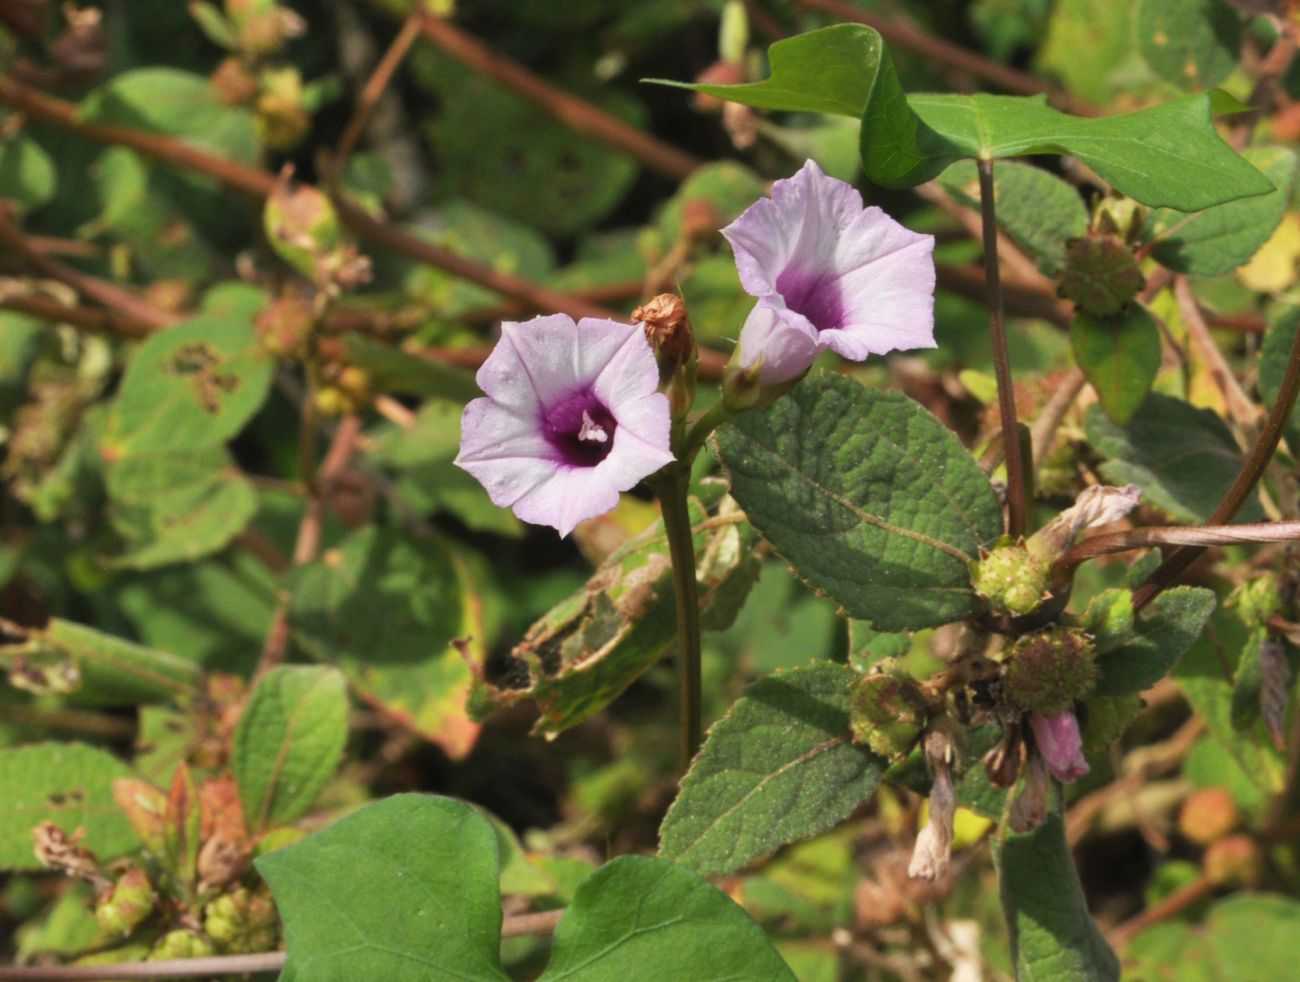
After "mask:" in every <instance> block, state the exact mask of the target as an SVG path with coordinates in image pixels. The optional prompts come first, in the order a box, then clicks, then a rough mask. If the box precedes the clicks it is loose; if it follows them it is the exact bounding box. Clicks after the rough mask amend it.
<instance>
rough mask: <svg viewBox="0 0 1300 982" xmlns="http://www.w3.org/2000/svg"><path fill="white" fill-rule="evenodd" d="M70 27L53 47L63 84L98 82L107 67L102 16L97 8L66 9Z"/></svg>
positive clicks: (51, 51) (64, 7) (70, 7)
mask: <svg viewBox="0 0 1300 982" xmlns="http://www.w3.org/2000/svg"><path fill="white" fill-rule="evenodd" d="M63 15H64V17H65V18H66V19H67V22H68V26H67V28H66V29H65V30H64V32H63V33H62V34H61V35H59V38H58V40H56V41H55V42H54V44H53V45H51V47H50V58H51V60H53V62H54V63H55V64H56V65H58V66H59V68H60V70H61V71H60V81H62V82H64V83H74V84H75V83H86V82H92V81H94V80H95V79H96V78H98V77H99V76H100V75H101V74H102V73H103V71H104V68H105V67H106V66H107V64H108V41H107V39H106V38H105V37H104V27H103V19H104V18H103V14H102V13H101V11H100V10H99V9H98V8H97V7H84V8H77V7H76V6H74V5H73V4H70V3H65V4H64V5H63Z"/></svg>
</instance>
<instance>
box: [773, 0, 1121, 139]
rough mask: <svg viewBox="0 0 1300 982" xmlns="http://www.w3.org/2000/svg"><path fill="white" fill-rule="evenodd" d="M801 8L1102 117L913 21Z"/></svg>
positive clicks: (848, 7)
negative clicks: (863, 25) (817, 12)
mask: <svg viewBox="0 0 1300 982" xmlns="http://www.w3.org/2000/svg"><path fill="white" fill-rule="evenodd" d="M798 5H799V6H802V7H805V8H807V9H810V10H819V11H821V12H822V13H825V14H830V15H831V16H832V17H838V18H839V19H840V20H844V21H851V22H854V23H858V24H866V25H867V26H868V27H873V28H875V29H876V30H877V31H879V32H880V36H881V37H883V38H884V39H885V40H886V41H890V42H892V43H893V44H897V45H898V46H899V47H901V48H907V49H909V50H911V51H914V52H916V53H917V54H919V55H921V56H922V57H923V58H925V59H926V60H927V61H932V62H938V63H940V64H944V65H951V66H952V67H953V68H956V69H958V70H959V71H963V72H965V73H967V74H968V75H973V76H975V77H976V78H981V79H984V80H985V81H986V82H992V83H993V84H994V85H996V86H997V87H998V88H1000V89H1004V90H1005V91H1007V92H1014V93H1016V94H1017V95H1039V94H1046V95H1048V96H1049V97H1050V98H1051V99H1052V101H1053V102H1055V103H1057V104H1058V105H1060V106H1061V107H1062V108H1064V109H1067V110H1069V111H1070V112H1072V113H1074V114H1076V115H1078V116H1098V115H1100V114H1101V112H1100V110H1099V109H1097V107H1096V106H1092V105H1089V104H1088V103H1086V102H1084V101H1083V100H1081V99H1077V98H1075V97H1073V96H1071V95H1068V94H1067V93H1064V92H1060V91H1057V90H1054V89H1052V88H1051V87H1050V86H1049V85H1048V84H1047V83H1046V82H1044V81H1043V80H1042V79H1040V78H1036V77H1035V76H1033V75H1030V74H1028V73H1026V72H1022V71H1018V70H1017V69H1015V68H1009V67H1007V66H1006V65H1003V64H1000V63H998V62H996V61H992V60H990V59H988V58H985V57H984V56H983V55H980V54H977V53H975V52H974V51H970V50H968V49H966V48H963V47H961V45H957V44H953V43H952V42H951V41H945V40H943V39H942V38H937V37H934V36H932V35H930V34H927V33H926V32H925V31H923V30H921V28H919V27H917V26H916V24H915V23H913V22H911V21H910V20H904V19H902V18H896V17H882V16H880V15H879V14H874V13H869V12H868V11H866V10H864V9H863V8H861V7H858V6H855V5H854V4H852V3H848V2H847V0H798Z"/></svg>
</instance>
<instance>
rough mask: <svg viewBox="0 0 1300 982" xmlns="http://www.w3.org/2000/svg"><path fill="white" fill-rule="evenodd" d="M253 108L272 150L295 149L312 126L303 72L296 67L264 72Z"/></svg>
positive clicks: (257, 125)
mask: <svg viewBox="0 0 1300 982" xmlns="http://www.w3.org/2000/svg"><path fill="white" fill-rule="evenodd" d="M254 109H255V110H256V115H255V116H254V117H253V124H254V125H255V126H256V127H257V131H258V134H259V135H260V136H261V137H262V142H263V143H265V144H266V145H267V146H268V147H269V148H270V149H272V150H281V151H284V150H292V149H293V148H294V147H296V146H297V145H298V144H299V143H301V142H302V138H303V137H304V136H306V135H307V131H308V130H310V129H311V116H310V115H308V113H307V110H306V108H305V103H304V95H303V88H302V75H301V74H299V72H298V69H296V68H292V67H290V68H279V69H276V70H274V71H264V72H263V73H262V84H261V89H260V91H259V92H258V95H257V102H256V103H255V105H254Z"/></svg>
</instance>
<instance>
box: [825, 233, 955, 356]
mask: <svg viewBox="0 0 1300 982" xmlns="http://www.w3.org/2000/svg"><path fill="white" fill-rule="evenodd" d="M873 212H874V213H876V220H873V221H866V219H867V218H868V217H869V216H871V215H872V213H873ZM863 219H864V220H863V221H860V222H856V223H855V224H854V228H853V229H850V230H849V231H848V232H846V233H845V236H844V244H842V245H841V250H840V251H841V255H840V257H839V258H840V260H842V261H844V262H846V263H851V264H855V265H846V267H845V271H844V272H842V273H840V274H839V276H838V277H837V278H836V280H835V281H834V282H835V285H836V286H837V287H838V288H839V296H840V303H841V306H842V309H843V310H844V318H845V324H844V326H843V327H842V328H838V329H832V330H827V331H823V332H822V335H823V338H824V340H825V341H826V343H827V344H828V345H829V346H830V348H831V349H832V350H833V351H835V352H837V353H838V354H840V355H842V356H843V357H845V358H851V359H853V360H855V361H861V360H863V359H864V358H866V357H867V355H869V354H870V355H883V354H885V353H886V352H889V351H899V350H901V351H907V350H911V349H914V348H933V347H934V346H935V341H934V279H935V277H934V261H933V254H934V239H933V237H931V236H929V235H919V234H917V233H915V232H912V231H910V230H909V229H906V228H904V227H903V226H902V225H899V224H898V223H897V222H895V221H894V220H893V219H891V218H889V217H888V216H887V215H885V214H884V212H882V211H880V209H878V208H868V209H867V210H866V212H864V213H863ZM855 236H856V237H857V239H858V241H856V242H855V241H853V240H854V239H855Z"/></svg>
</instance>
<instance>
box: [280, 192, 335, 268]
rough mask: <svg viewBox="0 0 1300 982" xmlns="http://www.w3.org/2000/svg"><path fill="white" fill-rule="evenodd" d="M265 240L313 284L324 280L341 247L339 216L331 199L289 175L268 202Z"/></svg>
mask: <svg viewBox="0 0 1300 982" xmlns="http://www.w3.org/2000/svg"><path fill="white" fill-rule="evenodd" d="M262 222H263V226H264V227H265V230H266V239H267V241H268V242H269V243H270V245H271V248H272V249H274V250H275V253H276V255H278V256H279V257H280V258H281V259H283V260H284V261H285V262H287V263H288V264H289V265H290V266H292V267H293V268H294V269H296V270H297V271H298V272H299V273H301V274H302V275H303V276H306V277H307V278H308V279H310V280H313V281H319V280H320V279H321V278H322V267H323V266H324V264H325V260H326V257H327V256H329V255H330V254H331V253H333V252H334V251H335V250H336V249H338V248H339V245H340V231H339V219H338V214H337V213H336V212H335V211H334V205H333V204H331V203H330V200H329V198H327V197H326V196H325V195H323V194H321V192H319V191H317V190H316V189H315V188H313V187H310V186H308V185H306V184H291V183H290V182H289V181H288V179H287V175H286V176H285V177H283V178H282V179H281V181H280V182H279V183H278V184H277V185H276V188H275V190H274V191H273V192H272V193H271V196H270V197H269V198H267V199H266V209H265V210H264V211H263V212H262Z"/></svg>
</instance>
